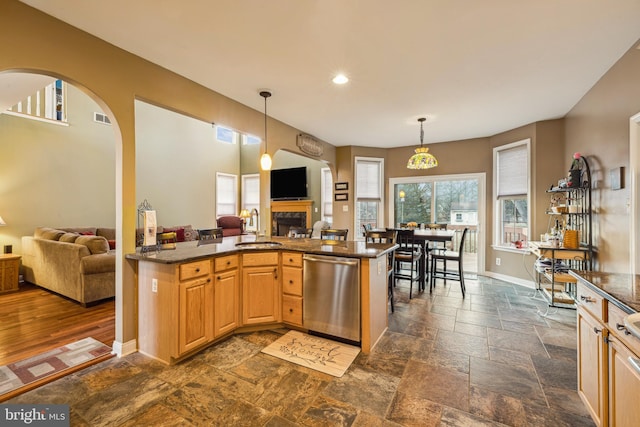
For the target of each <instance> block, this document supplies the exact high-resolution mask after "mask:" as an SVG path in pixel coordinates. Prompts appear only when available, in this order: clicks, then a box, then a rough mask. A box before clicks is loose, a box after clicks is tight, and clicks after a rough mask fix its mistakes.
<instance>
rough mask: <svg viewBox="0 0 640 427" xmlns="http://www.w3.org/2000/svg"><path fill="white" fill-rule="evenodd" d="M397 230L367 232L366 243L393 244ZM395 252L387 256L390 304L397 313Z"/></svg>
mask: <svg viewBox="0 0 640 427" xmlns="http://www.w3.org/2000/svg"><path fill="white" fill-rule="evenodd" d="M396 235H397V233H396V231H395V230H385V231H380V230H376V231H373V230H369V231H365V241H366V242H367V243H391V244H394V243H395V242H396ZM395 252H396V251H395V250H393V251H391V252H389V254H388V256H387V292H388V294H389V303H390V304H391V312H392V313H393V312H394V311H395V308H394V306H393V288H394V286H395Z"/></svg>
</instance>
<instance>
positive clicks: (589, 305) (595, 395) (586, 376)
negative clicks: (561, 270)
mask: <svg viewBox="0 0 640 427" xmlns="http://www.w3.org/2000/svg"><path fill="white" fill-rule="evenodd" d="M577 297H578V298H577V300H578V310H577V313H578V327H577V329H578V394H579V396H580V397H581V399H582V401H583V402H584V403H585V405H586V406H587V409H588V410H589V412H590V414H591V417H592V418H593V420H594V422H595V423H596V425H597V426H599V427H631V426H636V425H637V423H638V419H640V408H639V407H638V405H637V398H638V396H640V366H638V365H640V358H639V357H638V355H639V354H640V339H637V338H635V337H633V336H632V335H631V334H630V333H629V331H627V329H626V327H625V326H624V318H625V317H626V315H627V314H628V313H626V312H624V311H623V310H621V309H620V308H619V307H617V306H616V305H614V304H613V303H612V302H611V301H607V300H606V299H604V298H603V297H602V296H601V295H599V294H598V293H596V292H595V291H594V290H593V289H591V288H589V287H587V286H586V285H584V284H583V283H581V282H579V283H578V286H577Z"/></svg>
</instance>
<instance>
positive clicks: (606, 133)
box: [565, 47, 640, 273]
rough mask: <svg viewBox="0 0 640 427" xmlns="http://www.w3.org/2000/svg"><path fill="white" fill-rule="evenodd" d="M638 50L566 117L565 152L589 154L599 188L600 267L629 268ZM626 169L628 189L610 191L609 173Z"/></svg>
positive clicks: (639, 103) (639, 102)
mask: <svg viewBox="0 0 640 427" xmlns="http://www.w3.org/2000/svg"><path fill="white" fill-rule="evenodd" d="M638 76H640V50H638V49H636V48H635V47H632V48H631V49H629V51H628V52H627V53H626V54H625V55H624V56H623V57H622V58H621V59H620V60H619V61H618V62H617V63H616V64H615V65H614V66H613V67H612V68H611V69H610V70H609V71H608V72H607V73H606V74H605V75H604V76H603V77H602V78H601V79H600V81H599V82H598V83H597V84H596V85H595V86H594V87H593V88H592V89H591V90H590V91H589V92H588V93H587V94H586V95H585V96H584V97H583V98H582V100H580V102H578V104H576V106H575V107H574V108H573V109H572V110H571V111H570V112H569V114H568V115H567V117H566V146H565V156H571V155H572V154H573V153H574V152H576V151H577V152H580V153H582V154H583V155H586V156H587V158H588V160H589V162H590V165H591V169H592V175H593V178H594V183H595V187H596V188H595V189H594V190H593V204H594V208H595V210H596V215H595V221H594V222H595V225H596V226H595V233H594V234H595V245H596V247H597V249H598V254H597V264H598V265H597V269H598V270H600V271H608V272H621V273H627V272H629V266H630V260H629V244H630V241H629V239H630V235H629V229H630V224H631V221H636V222H637V221H638V219H637V218H630V216H629V210H628V203H629V202H630V200H631V198H637V197H638V196H639V195H638V194H631V193H630V186H629V184H630V181H629V118H630V117H631V116H633V115H635V114H637V113H639V112H640V84H639V83H638ZM620 166H622V167H624V171H625V176H624V182H625V187H624V188H623V189H621V190H616V191H612V190H611V180H610V177H609V171H610V170H611V169H613V168H617V167H620Z"/></svg>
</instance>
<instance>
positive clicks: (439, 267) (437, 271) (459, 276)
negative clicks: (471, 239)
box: [429, 228, 469, 298]
mask: <svg viewBox="0 0 640 427" xmlns="http://www.w3.org/2000/svg"><path fill="white" fill-rule="evenodd" d="M468 231H469V229H468V228H465V229H464V230H463V231H462V237H461V238H460V243H459V245H458V251H457V252H456V251H433V252H432V253H431V268H430V270H431V277H430V279H429V292H433V288H435V286H436V279H443V280H444V284H445V285H446V284H447V280H453V281H457V282H460V289H461V290H462V298H464V293H465V287H464V263H463V262H462V256H463V255H464V243H465V240H466V237H467V233H468ZM447 262H457V263H458V268H457V269H456V270H448V269H447Z"/></svg>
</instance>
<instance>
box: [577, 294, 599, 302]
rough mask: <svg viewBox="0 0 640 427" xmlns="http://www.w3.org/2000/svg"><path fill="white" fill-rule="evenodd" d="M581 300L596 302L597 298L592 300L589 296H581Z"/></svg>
mask: <svg viewBox="0 0 640 427" xmlns="http://www.w3.org/2000/svg"><path fill="white" fill-rule="evenodd" d="M580 299H581V300H582V301H584V302H596V300H595V298H592V297H590V296H588V295H580Z"/></svg>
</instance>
